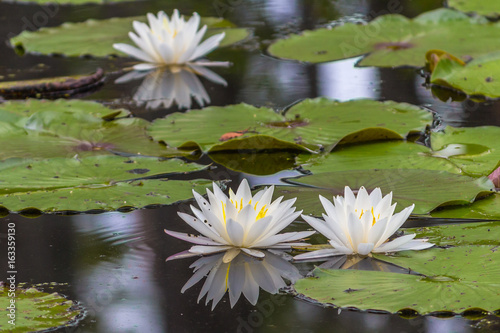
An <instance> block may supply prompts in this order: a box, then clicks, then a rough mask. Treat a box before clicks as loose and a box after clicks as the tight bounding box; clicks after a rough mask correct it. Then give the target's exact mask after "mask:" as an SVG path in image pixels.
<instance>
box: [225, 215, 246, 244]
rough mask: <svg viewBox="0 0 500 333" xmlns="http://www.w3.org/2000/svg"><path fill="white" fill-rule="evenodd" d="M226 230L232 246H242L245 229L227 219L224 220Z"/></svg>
mask: <svg viewBox="0 0 500 333" xmlns="http://www.w3.org/2000/svg"><path fill="white" fill-rule="evenodd" d="M226 230H227V233H228V235H229V239H230V240H231V244H232V245H234V246H242V245H243V238H244V237H245V230H244V229H243V227H242V226H241V224H239V223H238V222H236V221H235V220H233V219H231V218H230V219H228V220H227V222H226Z"/></svg>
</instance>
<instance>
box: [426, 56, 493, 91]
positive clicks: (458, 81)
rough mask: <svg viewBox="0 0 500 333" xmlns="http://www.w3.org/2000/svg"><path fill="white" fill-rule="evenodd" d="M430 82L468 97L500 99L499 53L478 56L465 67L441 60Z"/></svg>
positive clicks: (451, 61) (448, 60) (447, 60)
mask: <svg viewBox="0 0 500 333" xmlns="http://www.w3.org/2000/svg"><path fill="white" fill-rule="evenodd" d="M430 82H431V83H432V84H436V85H440V86H444V87H450V88H453V89H457V90H460V91H463V92H464V93H465V94H467V95H470V96H478V95H479V96H487V97H493V98H497V97H500V53H499V52H495V53H489V54H486V55H484V56H480V57H478V58H475V59H474V60H472V61H471V62H469V63H468V64H466V65H465V66H463V65H461V64H459V63H457V62H455V61H453V60H450V59H442V60H440V61H439V62H438V63H437V65H436V68H435V69H434V71H433V72H432V75H431V78H430Z"/></svg>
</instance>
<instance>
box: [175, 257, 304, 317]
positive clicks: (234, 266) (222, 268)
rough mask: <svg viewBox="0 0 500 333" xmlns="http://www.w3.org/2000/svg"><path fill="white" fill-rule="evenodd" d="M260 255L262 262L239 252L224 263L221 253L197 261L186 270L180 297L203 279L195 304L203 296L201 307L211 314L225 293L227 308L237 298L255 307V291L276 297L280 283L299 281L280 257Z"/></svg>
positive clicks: (299, 276)
mask: <svg viewBox="0 0 500 333" xmlns="http://www.w3.org/2000/svg"><path fill="white" fill-rule="evenodd" d="M263 252H265V256H264V258H262V259H260V258H259V259H257V258H254V257H251V256H249V255H247V254H245V253H243V252H240V253H239V254H238V255H237V256H236V257H235V258H234V259H233V260H232V261H230V262H228V263H225V262H224V261H223V258H224V255H225V253H217V254H214V255H210V256H204V257H201V258H200V259H198V260H196V261H195V262H194V263H193V264H192V265H191V266H190V268H193V270H194V275H193V276H192V277H191V278H190V279H189V280H188V281H187V282H186V284H185V285H184V287H183V288H182V290H181V292H182V293H184V291H186V290H187V289H189V288H191V287H192V286H193V285H195V284H196V283H198V282H199V281H200V280H201V279H203V277H205V276H206V277H207V278H206V280H205V283H204V284H203V287H202V289H201V292H200V295H199V296H198V302H199V301H200V299H202V298H203V297H204V296H205V295H206V300H205V304H208V302H210V301H212V310H213V309H214V308H215V306H216V305H217V303H219V301H220V300H221V299H222V297H223V296H224V294H225V293H226V291H228V293H229V302H230V304H231V307H233V306H234V305H235V304H236V302H237V301H238V299H239V298H240V296H241V294H243V295H245V297H246V299H247V300H248V301H249V302H250V303H251V304H252V305H255V304H256V303H257V299H258V298H259V287H260V288H262V289H264V290H265V291H267V292H268V293H271V294H276V293H277V292H278V291H279V290H280V289H281V288H284V287H286V283H285V281H284V279H286V280H288V281H290V282H292V283H293V282H295V281H296V280H297V279H299V278H301V277H302V276H301V275H300V273H299V270H298V269H297V268H296V267H295V266H293V265H292V264H291V263H289V262H288V261H287V260H286V259H284V257H283V255H284V254H283V253H281V252H274V253H273V252H270V251H263ZM173 257H175V258H180V257H181V256H179V255H176V256H173Z"/></svg>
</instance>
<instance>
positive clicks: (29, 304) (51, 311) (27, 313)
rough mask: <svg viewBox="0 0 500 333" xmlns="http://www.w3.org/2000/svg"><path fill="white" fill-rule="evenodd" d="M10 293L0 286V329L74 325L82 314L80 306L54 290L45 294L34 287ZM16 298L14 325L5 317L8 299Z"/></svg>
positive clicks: (12, 329)
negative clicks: (11, 294)
mask: <svg viewBox="0 0 500 333" xmlns="http://www.w3.org/2000/svg"><path fill="white" fill-rule="evenodd" d="M15 295H16V296H15V298H12V297H10V296H9V288H8V287H7V286H4V287H0V315H1V316H2V320H0V331H2V332H34V331H42V330H47V329H51V328H52V329H54V328H57V327H64V326H68V325H72V324H74V323H75V322H76V321H77V320H78V319H79V318H81V316H82V315H83V312H82V308H81V307H79V306H76V305H75V303H73V302H72V301H70V300H67V299H66V298H64V297H62V296H61V295H59V294H57V293H52V294H49V293H44V292H41V291H38V290H36V289H35V288H29V289H16V291H15ZM11 299H14V300H15V306H16V311H15V321H14V322H15V325H12V324H10V323H9V322H8V321H9V320H11V319H10V318H9V317H8V314H9V313H10V312H9V309H8V306H9V305H10V300H11Z"/></svg>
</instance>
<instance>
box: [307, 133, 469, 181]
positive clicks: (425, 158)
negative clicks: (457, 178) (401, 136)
mask: <svg viewBox="0 0 500 333" xmlns="http://www.w3.org/2000/svg"><path fill="white" fill-rule="evenodd" d="M297 164H300V165H301V167H302V169H305V170H308V171H310V172H312V173H313V174H318V173H322V172H332V171H348V170H360V169H425V170H441V171H448V172H452V173H462V171H461V170H460V169H459V168H458V167H456V166H455V165H454V164H453V163H451V162H450V161H447V160H446V159H444V158H437V157H433V156H432V151H431V150H430V149H429V148H427V147H425V146H423V145H420V144H416V143H411V142H406V141H385V142H370V143H365V144H359V145H346V146H337V148H335V151H334V152H332V153H331V154H325V155H320V156H315V155H312V156H311V155H300V156H299V158H298V159H297ZM400 172H405V171H404V170H400Z"/></svg>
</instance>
